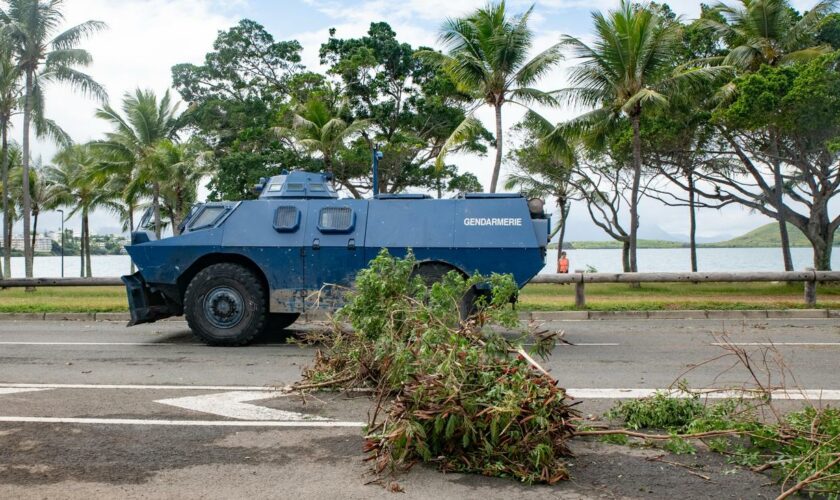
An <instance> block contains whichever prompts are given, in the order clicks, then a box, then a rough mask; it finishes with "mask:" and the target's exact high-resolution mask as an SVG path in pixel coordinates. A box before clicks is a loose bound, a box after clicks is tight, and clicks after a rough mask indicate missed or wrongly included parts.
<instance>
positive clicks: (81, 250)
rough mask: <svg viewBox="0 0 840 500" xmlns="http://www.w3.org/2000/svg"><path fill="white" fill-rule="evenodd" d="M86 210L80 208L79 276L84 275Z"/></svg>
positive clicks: (82, 276)
mask: <svg viewBox="0 0 840 500" xmlns="http://www.w3.org/2000/svg"><path fill="white" fill-rule="evenodd" d="M86 215H87V211H86V210H82V230H81V231H80V232H79V259H80V261H79V277H81V278H84V277H85V223H86V221H87V217H86Z"/></svg>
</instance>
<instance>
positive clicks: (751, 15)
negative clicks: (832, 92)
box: [700, 0, 837, 71]
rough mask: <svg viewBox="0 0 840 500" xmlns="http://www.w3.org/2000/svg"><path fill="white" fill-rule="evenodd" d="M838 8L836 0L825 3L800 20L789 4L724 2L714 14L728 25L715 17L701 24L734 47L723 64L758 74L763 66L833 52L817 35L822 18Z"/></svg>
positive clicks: (754, 0) (762, 0)
mask: <svg viewBox="0 0 840 500" xmlns="http://www.w3.org/2000/svg"><path fill="white" fill-rule="evenodd" d="M836 5H837V1H836V0H822V1H820V2H818V3H817V4H816V5H814V7H812V8H811V9H810V10H809V11H808V12H806V13H805V15H803V16H802V17H798V16H797V14H796V12H795V11H794V10H793V8H792V7H791V5H790V4H789V3H788V2H787V0H737V1H736V3H735V4H733V5H728V4H725V3H723V2H721V3H718V4H717V5H715V6H714V9H713V11H714V12H718V13H720V14H722V15H723V17H724V19H725V22H720V21H716V20H715V19H714V18H712V17H707V18H703V19H701V20H700V22H701V23H702V24H703V25H705V26H706V27H707V28H709V29H712V30H714V31H715V32H717V34H718V36H719V37H720V38H721V39H723V40H724V41H727V42H728V43H729V44H730V49H729V52H728V54H727V55H726V56H724V58H723V64H727V65H731V66H735V67H737V68H740V69H742V70H746V71H755V70H757V69H758V68H759V67H760V66H761V65H762V64H767V65H770V66H777V65H779V64H786V63H791V62H796V61H805V60H809V59H813V58H814V57H818V56H820V55H823V54H826V53H828V52H831V50H832V49H831V46H829V45H821V44H820V43H818V42H817V39H816V34H817V31H818V29H819V23H820V21H821V20H822V18H823V17H825V16H826V15H827V14H829V13H830V12H831V11H832V10H834V7H835V6H836Z"/></svg>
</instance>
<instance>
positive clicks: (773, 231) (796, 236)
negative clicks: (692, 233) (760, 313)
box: [549, 222, 840, 250]
mask: <svg viewBox="0 0 840 500" xmlns="http://www.w3.org/2000/svg"><path fill="white" fill-rule="evenodd" d="M788 234H789V236H790V245H791V246H792V247H810V246H811V244H810V243H809V242H808V239H807V238H805V235H804V234H802V231H800V230H799V229H797V228H796V227H794V226H792V225H790V224H788ZM780 245H781V243H780V238H779V225H778V224H776V223H775V222H771V223H769V224H765V225H763V226H761V227H759V228H757V229H753V230H752V231H750V232H748V233H746V234H743V235H741V236H738V237H735V238H732V239H729V240H726V241H718V242H713V243H700V244H698V245H697V246H698V247H701V248H759V247H769V248H778V247H779V246H780ZM564 246H565V247H566V248H567V249H569V250H574V249H576V250H584V249H587V250H589V249H598V248H608V249H609V248H621V243H620V242H618V241H615V240H609V241H568V242H566V243H565V244H564ZM638 246H639V248H687V247H688V243H686V242H683V241H671V240H659V239H656V240H653V239H640V240H639V243H638ZM834 246H840V231H838V233H837V235H836V237H835V238H834ZM549 248H557V245H556V244H551V245H549Z"/></svg>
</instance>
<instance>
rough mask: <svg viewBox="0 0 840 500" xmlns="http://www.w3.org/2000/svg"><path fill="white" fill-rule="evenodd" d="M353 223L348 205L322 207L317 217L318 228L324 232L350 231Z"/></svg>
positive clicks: (351, 212) (351, 210)
mask: <svg viewBox="0 0 840 500" xmlns="http://www.w3.org/2000/svg"><path fill="white" fill-rule="evenodd" d="M353 223H354V220H353V209H352V208H350V207H324V208H322V209H321V213H320V214H319V217H318V229H319V230H321V232H325V233H329V232H333V233H341V232H349V231H352V230H353Z"/></svg>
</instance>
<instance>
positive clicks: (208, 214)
mask: <svg viewBox="0 0 840 500" xmlns="http://www.w3.org/2000/svg"><path fill="white" fill-rule="evenodd" d="M226 210H227V208H226V207H207V206H205V207H204V209H203V210H202V211H201V212H200V213H199V214H198V215H197V216H196V217H195V220H193V221H192V223H191V224H190V229H200V228H203V227H207V226H212V225H213V224H215V223H216V221H217V220H218V219H219V217H221V216H222V214H223V213H224V212H225V211H226Z"/></svg>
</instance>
